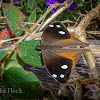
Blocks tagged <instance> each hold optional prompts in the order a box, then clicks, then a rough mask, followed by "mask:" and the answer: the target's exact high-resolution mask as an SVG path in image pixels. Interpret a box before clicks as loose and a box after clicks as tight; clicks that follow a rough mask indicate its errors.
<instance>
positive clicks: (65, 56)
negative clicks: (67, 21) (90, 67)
mask: <svg viewBox="0 0 100 100" xmlns="http://www.w3.org/2000/svg"><path fill="white" fill-rule="evenodd" d="M77 46H81V47H82V46H83V47H86V46H87V44H86V43H83V42H81V41H80V40H78V39H77V38H76V37H74V36H73V35H72V34H71V33H69V32H68V30H67V29H66V27H65V26H64V24H62V23H60V22H55V23H52V24H50V25H49V26H48V27H47V28H46V29H45V30H44V32H43V34H42V37H41V44H40V45H39V46H38V48H39V49H41V52H42V58H43V62H44V65H45V66H46V68H47V70H48V72H49V73H50V74H51V75H52V77H53V78H54V79H56V80H57V81H58V82H60V83H65V82H66V81H67V80H68V77H69V75H70V72H71V69H72V68H73V67H74V66H75V65H76V63H77V61H78V59H79V58H80V56H81V53H83V51H84V50H86V49H83V48H82V49H81V48H77Z"/></svg>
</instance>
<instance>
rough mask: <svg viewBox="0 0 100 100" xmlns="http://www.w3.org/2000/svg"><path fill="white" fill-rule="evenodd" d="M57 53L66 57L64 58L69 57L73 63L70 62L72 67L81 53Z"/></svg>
mask: <svg viewBox="0 0 100 100" xmlns="http://www.w3.org/2000/svg"><path fill="white" fill-rule="evenodd" d="M57 54H58V55H60V56H63V57H66V58H69V59H71V60H72V61H73V64H72V67H74V66H75V65H76V63H77V61H78V59H79V58H80V56H81V54H78V53H76V52H70V51H69V52H68V51H67V52H63V53H57Z"/></svg>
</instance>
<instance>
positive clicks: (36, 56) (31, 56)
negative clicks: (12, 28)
mask: <svg viewBox="0 0 100 100" xmlns="http://www.w3.org/2000/svg"><path fill="white" fill-rule="evenodd" d="M39 43H40V40H32V41H24V42H20V43H19V47H18V54H19V56H20V57H21V58H22V60H23V61H24V62H26V63H28V64H31V65H35V66H42V65H43V62H42V58H41V53H40V50H38V49H36V46H37V45H39Z"/></svg>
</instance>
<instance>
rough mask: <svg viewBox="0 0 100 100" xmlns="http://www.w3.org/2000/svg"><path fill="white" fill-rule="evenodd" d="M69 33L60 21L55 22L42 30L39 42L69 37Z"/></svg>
mask: <svg viewBox="0 0 100 100" xmlns="http://www.w3.org/2000/svg"><path fill="white" fill-rule="evenodd" d="M70 38H71V35H70V34H69V32H68V31H67V29H66V28H65V26H64V25H63V24H62V23H60V22H55V23H53V24H51V25H49V26H48V27H47V28H46V29H45V30H44V32H43V35H42V40H41V43H48V42H52V41H57V40H62V39H70Z"/></svg>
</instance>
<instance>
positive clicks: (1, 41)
mask: <svg viewBox="0 0 100 100" xmlns="http://www.w3.org/2000/svg"><path fill="white" fill-rule="evenodd" d="M20 38H21V37H16V38H11V39H7V40H0V44H3V43H5V42H8V41H12V40H17V39H20Z"/></svg>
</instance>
